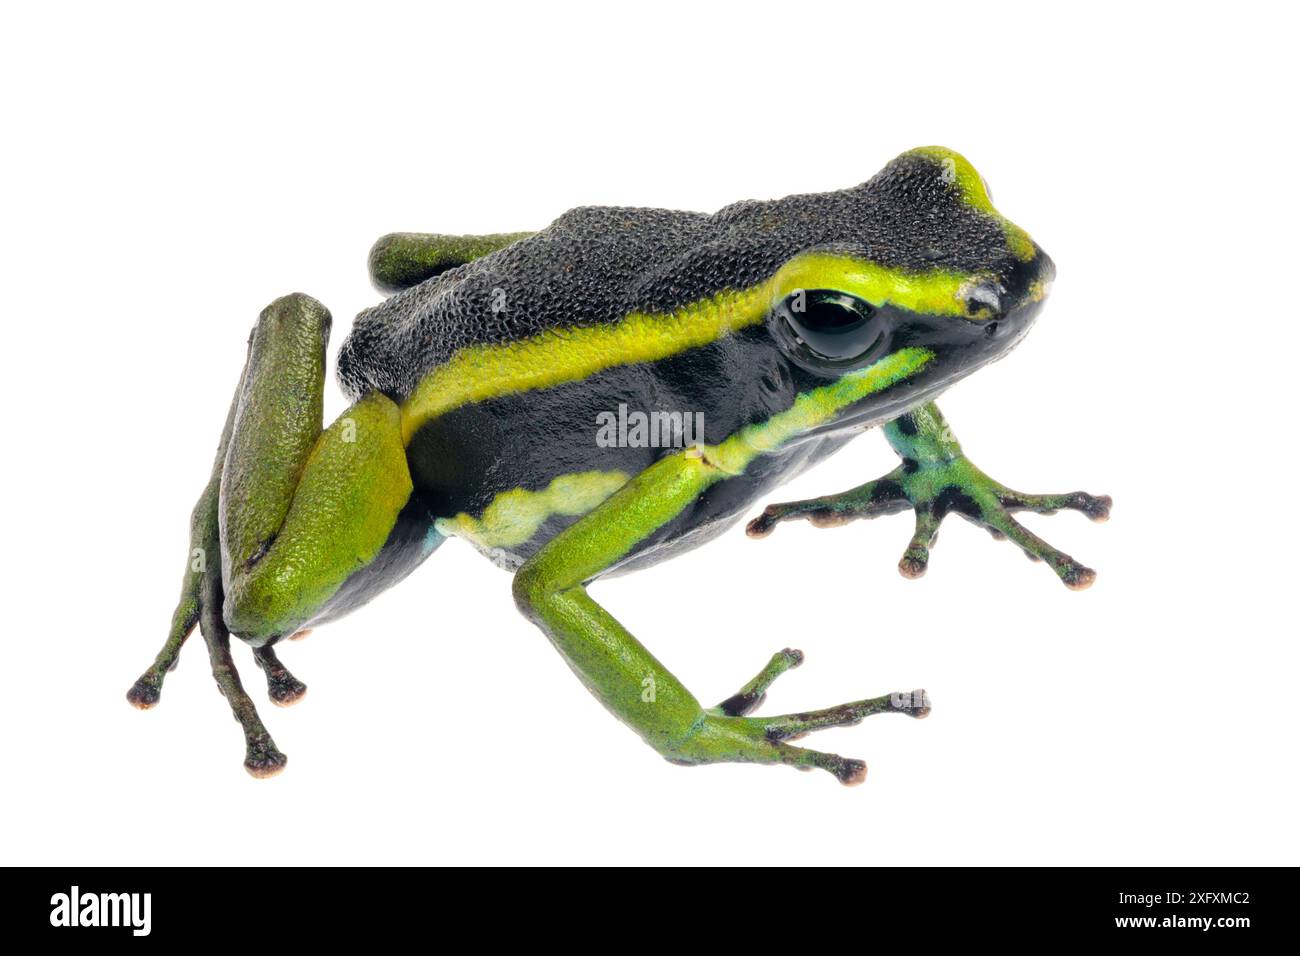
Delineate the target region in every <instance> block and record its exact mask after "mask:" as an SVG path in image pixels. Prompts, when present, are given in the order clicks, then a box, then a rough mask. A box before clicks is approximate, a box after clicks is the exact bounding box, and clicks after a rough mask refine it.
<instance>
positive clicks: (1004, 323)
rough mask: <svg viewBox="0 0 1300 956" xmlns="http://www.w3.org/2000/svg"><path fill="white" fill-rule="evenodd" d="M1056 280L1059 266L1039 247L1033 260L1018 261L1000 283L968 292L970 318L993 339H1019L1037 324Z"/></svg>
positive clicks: (972, 288)
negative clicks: (1008, 337)
mask: <svg viewBox="0 0 1300 956" xmlns="http://www.w3.org/2000/svg"><path fill="white" fill-rule="evenodd" d="M1054 278H1056V265H1055V263H1053V262H1052V259H1051V257H1050V256H1048V254H1047V253H1045V252H1043V251H1042V250H1041V249H1038V248H1037V247H1035V254H1034V256H1033V257H1032V258H1030V259H1028V260H1026V261H1022V262H1017V263H1016V264H1015V266H1014V267H1013V268H1012V269H1011V270H1010V271H1009V272H1007V273H1004V274H1003V275H1002V277H1001V278H1000V279H999V280H997V281H989V282H980V283H977V284H975V285H972V286H971V287H970V288H969V289H967V290H966V291H965V294H964V298H965V302H966V312H967V315H968V316H970V317H971V318H972V319H974V320H975V321H976V322H977V323H978V324H979V325H980V326H981V327H982V328H983V331H984V333H985V334H986V335H987V336H988V337H989V338H998V339H1001V338H1004V337H1005V336H1006V333H1008V332H1012V333H1014V334H1015V337H1016V338H1019V337H1020V336H1021V335H1023V334H1024V333H1025V332H1027V331H1028V330H1029V326H1030V325H1032V324H1033V321H1034V319H1035V318H1036V317H1037V315H1038V312H1039V309H1041V307H1042V304H1043V301H1044V300H1045V299H1046V298H1047V293H1048V291H1049V290H1050V289H1051V285H1052V280H1053V279H1054Z"/></svg>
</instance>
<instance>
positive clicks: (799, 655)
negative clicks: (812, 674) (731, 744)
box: [712, 647, 803, 717]
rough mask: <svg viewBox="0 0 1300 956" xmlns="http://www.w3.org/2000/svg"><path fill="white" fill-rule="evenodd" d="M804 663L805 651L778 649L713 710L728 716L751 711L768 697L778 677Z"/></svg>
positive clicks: (739, 715)
mask: <svg viewBox="0 0 1300 956" xmlns="http://www.w3.org/2000/svg"><path fill="white" fill-rule="evenodd" d="M802 663H803V651H797V650H795V649H794V648H792V647H787V648H786V649H785V650H783V651H777V652H776V653H775V654H773V655H772V659H771V660H770V661H768V662H767V665H766V666H765V667H764V668H763V669H762V670H761V671H759V672H758V673H757V674H756V675H755V676H754V678H753V679H752V680H751V681H749V683H747V684H746V685H745V686H744V687H742V688H741V689H740V690H739V691H737V692H736V693H734V694H732V695H731V696H730V697H728V698H727V699H726V700H724V701H723V702H722V703H720V704H718V706H717V707H714V708H713V711H712V712H713V713H715V714H721V715H723V716H726V717H741V716H744V715H745V714H748V713H750V712H751V711H753V710H755V709H757V708H758V706H759V705H760V704H762V703H763V701H764V700H766V699H767V689H768V688H769V687H771V686H772V684H773V683H774V682H775V681H776V679H777V678H778V677H780V676H781V675H782V674H784V673H785V672H786V671H788V670H791V669H792V668H795V667H798V666H799V665H800V664H802Z"/></svg>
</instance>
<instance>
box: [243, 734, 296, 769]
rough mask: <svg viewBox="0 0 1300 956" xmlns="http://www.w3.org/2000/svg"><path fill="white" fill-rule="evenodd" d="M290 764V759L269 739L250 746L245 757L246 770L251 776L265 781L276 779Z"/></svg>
mask: <svg viewBox="0 0 1300 956" xmlns="http://www.w3.org/2000/svg"><path fill="white" fill-rule="evenodd" d="M288 762H289V758H288V757H286V756H285V755H284V754H282V753H280V751H279V750H278V749H277V748H276V746H275V744H274V743H273V742H272V741H271V739H270V738H269V737H268V738H266V739H265V740H260V741H256V742H253V743H250V744H249V745H248V753H247V754H246V755H245V757H244V769H245V770H247V771H248V773H249V776H252V777H257V778H258V779H263V778H266V777H274V776H275V775H276V774H278V773H279V772H280V771H281V770H283V769H284V767H285V764H287V763H288Z"/></svg>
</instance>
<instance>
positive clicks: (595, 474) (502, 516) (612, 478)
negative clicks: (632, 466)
mask: <svg viewBox="0 0 1300 956" xmlns="http://www.w3.org/2000/svg"><path fill="white" fill-rule="evenodd" d="M627 480H628V475H627V473H626V472H622V471H584V472H577V473H574V474H567V475H560V476H558V477H557V478H555V480H553V481H552V482H551V483H550V484H549V485H547V486H546V488H544V489H543V490H541V491H529V490H527V489H525V488H512V489H511V490H510V491H504V492H502V493H501V494H499V495H497V496H496V497H495V498H493V499H492V501H491V503H490V504H489V505H488V506H487V508H486V509H484V511H483V516H482V517H481V518H475V517H473V516H471V515H468V514H466V513H465V512H461V513H460V514H458V515H456V516H455V517H454V518H439V519H438V522H437V528H438V531H439V532H440V533H442V534H445V535H456V536H457V537H461V538H465V539H466V540H468V541H471V542H473V543H474V544H475V545H477V546H478V547H480V548H515V547H518V546H519V545H521V544H523V543H524V542H526V541H528V540H529V539H530V538H531V537H532V536H533V535H534V534H536V533H537V529H538V528H540V527H541V526H542V524H543V522H545V521H546V519H547V518H549V517H551V516H552V515H584V514H586V513H587V512H588V511H591V510H592V509H593V508H595V507H596V506H597V505H599V504H600V503H601V502H602V501H604V500H605V499H606V498H608V497H609V496H610V495H612V494H613V493H614V492H615V491H617V490H618V489H619V488H621V487H623V485H625V484H627Z"/></svg>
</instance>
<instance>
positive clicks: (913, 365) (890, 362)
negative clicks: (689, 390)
mask: <svg viewBox="0 0 1300 956" xmlns="http://www.w3.org/2000/svg"><path fill="white" fill-rule="evenodd" d="M933 358H934V353H933V352H931V351H930V350H929V349H921V348H907V349H902V350H900V351H898V352H895V353H893V354H892V355H887V356H885V357H884V358H882V359H881V360H880V361H879V362H876V363H875V364H874V365H869V366H867V367H866V368H861V369H856V370H854V371H852V372H848V373H846V374H844V375H842V376H841V377H840V378H839V379H838V380H836V381H834V382H832V383H831V384H829V385H823V386H822V387H821V388H815V389H813V390H812V391H810V392H801V393H799V395H798V396H797V397H796V398H795V400H794V404H793V405H791V406H790V407H789V408H788V409H786V410H785V411H783V412H779V413H777V414H776V415H773V416H772V417H771V418H769V419H767V420H766V421H763V422H758V423H756V424H754V425H750V426H749V427H747V428H742V429H741V430H740V431H738V432H736V434H734V435H732V436H730V437H729V438H726V439H724V440H723V441H722V442H721V443H719V444H718V445H715V446H713V447H712V448H709V449H706V450H705V457H706V458H707V459H708V460H709V461H710V462H711V463H712V464H713V465H715V466H716V467H718V468H719V469H721V470H722V471H724V472H726V473H727V474H731V475H738V474H740V473H741V472H743V471H744V470H745V469H746V468H747V467H748V466H749V463H750V462H751V461H753V460H754V459H755V458H757V457H758V456H759V455H762V454H764V453H766V452H770V451H775V450H776V449H778V448H780V447H781V446H782V445H784V444H785V443H786V442H788V441H790V440H791V439H792V438H795V437H797V436H798V435H801V434H803V433H804V432H807V431H809V430H811V429H813V428H816V427H818V426H820V425H825V424H827V423H829V422H831V421H833V420H834V419H835V417H836V416H837V415H839V413H840V412H842V411H843V410H844V409H845V408H847V407H849V406H850V405H852V404H853V403H855V402H858V401H860V400H861V399H863V398H866V397H867V396H868V395H872V394H874V393H876V392H880V391H883V390H884V389H886V388H888V387H889V386H891V385H894V384H896V383H898V382H901V381H903V380H904V379H906V378H910V377H912V376H913V375H915V374H916V373H917V372H919V371H920V370H921V369H922V368H924V367H925V365H926V364H928V363H929V362H930V361H931V360H932V359H933Z"/></svg>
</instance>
